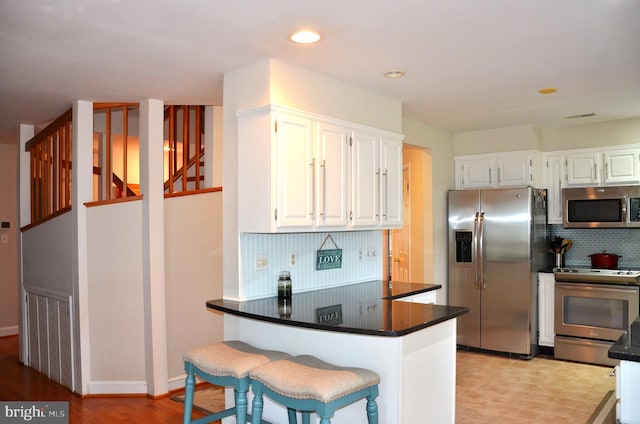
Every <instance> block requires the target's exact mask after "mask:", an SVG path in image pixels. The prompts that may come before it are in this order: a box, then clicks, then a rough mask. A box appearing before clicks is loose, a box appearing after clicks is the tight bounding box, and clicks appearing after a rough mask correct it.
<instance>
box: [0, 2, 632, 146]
mask: <svg viewBox="0 0 640 424" xmlns="http://www.w3.org/2000/svg"><path fill="white" fill-rule="evenodd" d="M302 27H308V28H313V29H316V30H318V31H320V32H321V33H322V34H323V35H324V39H323V41H322V42H321V43H320V44H317V45H313V46H297V45H294V44H293V43H291V42H290V41H288V39H287V36H288V34H289V33H290V32H291V31H293V30H295V29H298V28H302ZM269 57H270V58H275V59H278V60H281V61H284V62H288V63H291V64H294V65H298V66H302V67H305V68H308V69H311V70H314V71H317V72H320V73H323V74H326V75H329V76H331V77H333V78H336V79H339V80H342V81H345V82H347V83H349V84H352V85H355V86H359V87H361V88H363V89H365V90H369V91H372V92H376V93H378V94H381V95H384V96H388V97H392V98H395V99H399V100H401V101H402V103H403V114H404V116H405V117H407V118H411V119H414V120H417V121H420V122H424V123H426V124H429V125H431V126H433V127H436V128H440V129H445V130H451V131H456V132H457V131H471V130H478V129H488V128H497V127H506V126H512V125H523V124H535V125H538V126H556V125H565V124H568V123H576V121H579V122H591V121H594V120H608V119H619V118H626V117H636V116H640V1H638V0H397V1H380V0H323V1H313V0H269V1H266V0H227V1H222V0H218V1H215V0H182V1H180V0H156V1H151V0H1V1H0V142H5V143H6V142H9V143H10V142H14V140H15V137H16V135H15V134H16V128H17V126H18V124H20V123H28V124H39V123H42V122H45V121H48V120H50V119H53V118H55V117H57V116H58V115H59V114H61V113H62V112H64V111H65V110H66V109H67V108H69V107H70V106H71V102H72V101H73V100H74V99H85V100H93V101H99V102H111V101H117V102H122V101H139V100H142V99H146V98H156V99H162V100H164V101H165V102H166V103H188V104H221V101H222V94H221V91H222V79H223V74H224V73H225V72H227V71H230V70H234V69H237V68H239V67H242V66H245V65H247V64H251V63H254V62H257V61H259V60H262V59H265V58H269ZM391 69H401V70H404V71H406V76H405V77H404V78H401V79H396V80H392V79H388V78H384V77H383V76H382V75H383V73H384V72H385V71H387V70H391ZM543 87H557V88H558V92H557V93H555V94H552V95H546V96H543V95H540V94H538V92H537V91H538V89H540V88H543ZM589 113H596V114H597V115H596V117H594V118H582V119H581V120H580V119H578V120H567V119H565V117H566V116H572V115H582V114H589ZM639 141H640V140H639Z"/></svg>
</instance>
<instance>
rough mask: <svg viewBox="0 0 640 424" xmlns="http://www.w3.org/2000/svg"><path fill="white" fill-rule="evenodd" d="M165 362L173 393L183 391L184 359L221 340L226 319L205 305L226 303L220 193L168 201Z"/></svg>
mask: <svg viewBox="0 0 640 424" xmlns="http://www.w3.org/2000/svg"><path fill="white" fill-rule="evenodd" d="M164 205H165V282H166V291H167V346H168V353H167V362H168V368H169V380H170V387H169V388H170V389H174V388H176V387H181V386H182V385H184V362H183V360H182V357H183V355H184V353H185V352H186V351H187V350H189V349H192V348H194V347H196V346H200V345H204V344H207V343H213V342H216V341H221V340H223V338H224V337H223V336H224V334H223V320H222V315H220V314H216V313H214V312H211V311H208V310H207V309H206V307H205V302H206V301H207V300H211V299H219V298H221V297H222V220H221V219H220V217H221V216H222V192H214V193H202V194H197V195H191V196H180V197H174V198H169V199H165V201H164Z"/></svg>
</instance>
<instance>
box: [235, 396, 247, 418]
mask: <svg viewBox="0 0 640 424" xmlns="http://www.w3.org/2000/svg"><path fill="white" fill-rule="evenodd" d="M234 393H235V401H236V423H237V424H246V422H247V392H246V391H242V390H240V391H238V390H234Z"/></svg>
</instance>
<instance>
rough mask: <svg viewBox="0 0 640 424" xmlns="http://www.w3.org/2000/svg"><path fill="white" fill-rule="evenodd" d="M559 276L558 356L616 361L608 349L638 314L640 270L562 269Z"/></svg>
mask: <svg viewBox="0 0 640 424" xmlns="http://www.w3.org/2000/svg"><path fill="white" fill-rule="evenodd" d="M555 277H556V289H555V310H554V316H555V319H554V321H555V326H554V327H555V333H556V337H555V343H554V356H555V357H556V358H559V359H569V360H574V361H580V362H590V363H595V364H602V365H615V364H616V361H615V360H612V359H610V358H609V357H608V351H609V348H610V347H611V345H613V343H614V342H615V341H616V340H617V339H618V338H619V337H620V335H622V333H623V332H624V331H625V330H626V329H628V327H629V325H630V324H631V323H632V322H633V321H634V320H635V319H636V317H637V316H638V313H639V303H640V287H639V286H638V282H639V279H640V272H638V271H626V270H625V271H621V270H599V269H580V270H576V269H559V270H556V271H555Z"/></svg>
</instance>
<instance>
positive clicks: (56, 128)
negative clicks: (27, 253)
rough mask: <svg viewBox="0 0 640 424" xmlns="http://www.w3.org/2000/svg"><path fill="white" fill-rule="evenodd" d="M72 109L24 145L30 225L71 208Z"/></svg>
mask: <svg viewBox="0 0 640 424" xmlns="http://www.w3.org/2000/svg"><path fill="white" fill-rule="evenodd" d="M71 118H72V110H71V109H69V110H67V111H66V112H65V113H63V114H62V115H60V116H59V117H58V118H56V119H55V120H54V121H53V122H52V123H51V124H49V125H48V126H47V127H46V128H45V129H43V130H42V131H40V132H39V133H38V134H36V135H35V136H33V138H31V140H29V141H28V142H27V143H26V145H25V152H29V156H30V157H29V162H30V171H29V173H30V186H31V189H30V192H31V224H36V223H38V222H42V221H45V220H46V219H48V218H49V217H51V216H53V215H56V214H59V213H61V212H63V211H65V210H69V209H71V159H72V142H71V129H72V125H71V124H72V122H71Z"/></svg>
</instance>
